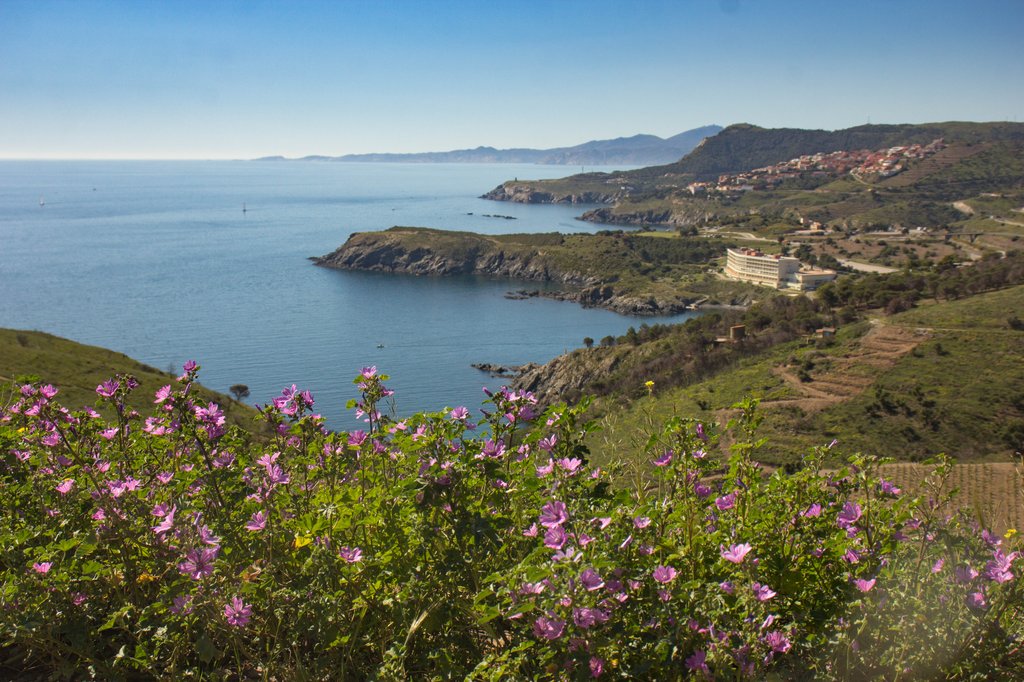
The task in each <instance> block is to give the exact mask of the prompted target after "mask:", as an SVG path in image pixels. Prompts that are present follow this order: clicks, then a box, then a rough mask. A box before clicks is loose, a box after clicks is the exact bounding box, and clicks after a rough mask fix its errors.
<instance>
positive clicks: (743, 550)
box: [720, 543, 751, 564]
mask: <svg viewBox="0 0 1024 682" xmlns="http://www.w3.org/2000/svg"><path fill="white" fill-rule="evenodd" d="M750 550H751V547H750V545H749V544H747V543H743V544H742V545H732V546H731V547H729V549H725V548H724V547H723V548H720V553H721V555H722V558H723V559H725V560H726V561H731V562H732V563H734V564H742V563H743V559H744V558H745V557H746V556H747V554H749V553H750Z"/></svg>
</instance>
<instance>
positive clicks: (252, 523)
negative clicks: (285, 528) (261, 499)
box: [245, 511, 267, 532]
mask: <svg viewBox="0 0 1024 682" xmlns="http://www.w3.org/2000/svg"><path fill="white" fill-rule="evenodd" d="M266 525H267V518H266V516H264V514H263V512H262V511H258V512H256V513H255V514H253V515H252V517H251V518H250V519H249V523H247V524H245V529H246V530H248V531H253V532H255V531H259V530H263V529H264V528H265V527H266Z"/></svg>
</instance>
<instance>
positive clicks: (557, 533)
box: [544, 526, 569, 549]
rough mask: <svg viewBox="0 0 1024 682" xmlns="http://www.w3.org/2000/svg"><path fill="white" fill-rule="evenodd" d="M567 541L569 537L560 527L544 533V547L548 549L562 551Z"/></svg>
mask: <svg viewBox="0 0 1024 682" xmlns="http://www.w3.org/2000/svg"><path fill="white" fill-rule="evenodd" d="M568 539H569V536H568V534H567V533H566V532H565V531H564V530H562V527H561V526H555V527H553V528H551V529H550V530H548V532H546V533H544V546H545V547H548V548H550V549H562V546H563V545H565V543H566V541H567V540H568Z"/></svg>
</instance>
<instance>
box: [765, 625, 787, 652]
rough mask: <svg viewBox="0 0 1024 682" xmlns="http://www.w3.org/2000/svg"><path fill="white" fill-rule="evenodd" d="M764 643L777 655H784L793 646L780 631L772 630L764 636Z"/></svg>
mask: <svg viewBox="0 0 1024 682" xmlns="http://www.w3.org/2000/svg"><path fill="white" fill-rule="evenodd" d="M764 643H765V644H767V645H768V648H770V649H771V650H772V651H774V652H775V653H777V654H784V653H786V652H787V651H789V649H790V647H791V646H792V645H791V643H790V641H789V638H787V637H786V635H784V634H782V633H781V632H779V631H778V630H772V631H771V632H769V633H768V634H766V635H765V636H764Z"/></svg>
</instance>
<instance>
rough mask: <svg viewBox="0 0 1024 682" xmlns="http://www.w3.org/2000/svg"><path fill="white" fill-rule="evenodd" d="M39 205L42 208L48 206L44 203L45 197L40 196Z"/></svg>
mask: <svg viewBox="0 0 1024 682" xmlns="http://www.w3.org/2000/svg"><path fill="white" fill-rule="evenodd" d="M39 205H40V206H45V205H46V202H45V201H43V195H42V194H40V195H39Z"/></svg>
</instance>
